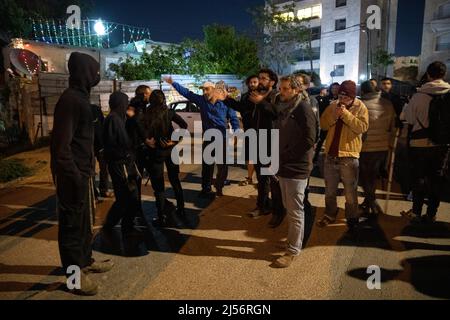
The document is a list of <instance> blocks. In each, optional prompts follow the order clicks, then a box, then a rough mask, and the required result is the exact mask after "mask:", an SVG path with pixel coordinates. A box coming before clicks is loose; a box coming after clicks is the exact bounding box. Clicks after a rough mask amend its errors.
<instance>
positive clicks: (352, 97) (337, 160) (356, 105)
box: [318, 81, 369, 233]
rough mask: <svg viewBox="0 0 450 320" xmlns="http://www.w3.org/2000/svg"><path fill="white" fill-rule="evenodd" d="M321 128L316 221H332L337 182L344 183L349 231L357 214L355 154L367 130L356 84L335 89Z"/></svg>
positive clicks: (347, 83) (353, 228)
mask: <svg viewBox="0 0 450 320" xmlns="http://www.w3.org/2000/svg"><path fill="white" fill-rule="evenodd" d="M320 126H321V128H322V130H325V131H328V134H327V138H326V143H325V154H326V158H325V169H324V176H325V203H326V209H325V215H324V217H323V218H322V219H321V220H320V221H319V222H318V225H319V227H326V226H328V225H329V224H330V223H334V222H335V221H336V217H337V215H338V212H339V209H338V207H337V199H336V197H337V190H338V186H339V182H340V181H342V183H343V184H344V192H345V200H346V204H345V216H346V218H347V226H348V228H349V231H350V232H351V233H353V232H354V231H356V228H357V226H358V222H359V213H358V175H359V157H360V153H361V149H362V140H363V139H362V136H363V134H364V133H366V132H367V131H368V129H369V111H368V110H367V107H366V106H365V105H364V103H363V102H362V101H361V100H359V99H357V98H356V83H354V82H353V81H345V82H343V83H342V85H341V86H340V89H339V99H338V100H337V101H334V102H332V103H331V104H330V106H329V107H328V108H327V109H326V110H325V112H324V113H323V115H322V117H321V119H320Z"/></svg>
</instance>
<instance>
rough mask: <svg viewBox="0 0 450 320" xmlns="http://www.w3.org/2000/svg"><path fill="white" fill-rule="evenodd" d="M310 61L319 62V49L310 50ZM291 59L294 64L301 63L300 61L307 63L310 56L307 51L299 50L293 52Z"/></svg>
mask: <svg viewBox="0 0 450 320" xmlns="http://www.w3.org/2000/svg"><path fill="white" fill-rule="evenodd" d="M311 55H312V59H313V60H319V59H320V47H317V48H312V52H311ZM293 58H294V60H295V61H296V62H302V61H309V60H310V54H309V52H308V50H306V49H304V48H301V49H298V50H295V51H294V54H293Z"/></svg>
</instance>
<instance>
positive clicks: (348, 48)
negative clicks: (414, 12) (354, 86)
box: [276, 0, 398, 84]
mask: <svg viewBox="0 0 450 320" xmlns="http://www.w3.org/2000/svg"><path fill="white" fill-rule="evenodd" d="M276 4H277V5H279V6H285V5H287V4H295V10H296V11H297V12H296V13H295V14H297V16H298V17H299V18H311V20H310V21H308V22H305V23H306V24H307V26H308V27H309V28H312V30H313V35H315V37H314V38H313V42H312V48H313V50H314V58H315V59H314V61H313V68H314V70H315V71H316V72H317V73H318V74H320V78H321V80H322V83H324V84H326V83H328V84H329V83H331V82H342V81H344V80H348V79H350V80H353V81H355V82H359V81H363V80H366V79H369V78H371V77H377V76H383V75H384V74H381V73H382V72H381V71H378V70H377V69H376V68H375V67H374V65H373V60H374V55H375V52H376V51H377V50H378V49H379V48H381V49H383V50H386V51H387V52H389V53H394V52H395V41H396V24H397V23H396V20H397V8H398V0H298V1H283V0H280V1H276ZM372 5H376V6H377V7H378V8H380V22H381V25H380V29H369V27H370V26H371V24H369V25H368V24H367V22H368V21H367V19H368V18H369V17H371V16H373V14H374V12H373V11H369V12H368V8H369V7H370V6H372ZM375 14H376V13H375ZM368 26H369V27H368ZM299 52H300V54H297V52H296V53H295V54H294V60H295V63H294V64H293V65H291V66H290V67H288V68H287V69H286V70H285V73H290V72H293V71H295V70H310V69H311V63H310V60H309V57H306V56H305V55H303V54H301V53H302V50H301V49H299ZM392 74H393V67H392V66H391V67H389V68H388V70H387V75H389V76H392Z"/></svg>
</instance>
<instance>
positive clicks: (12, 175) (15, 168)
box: [0, 159, 33, 183]
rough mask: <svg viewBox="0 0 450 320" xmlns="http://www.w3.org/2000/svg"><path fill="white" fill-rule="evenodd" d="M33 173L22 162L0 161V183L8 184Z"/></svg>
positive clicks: (15, 160) (14, 160) (12, 160)
mask: <svg viewBox="0 0 450 320" xmlns="http://www.w3.org/2000/svg"><path fill="white" fill-rule="evenodd" d="M32 173H33V171H32V170H31V169H30V168H28V167H27V166H25V165H24V164H23V161H22V160H17V159H8V160H0V182H2V183H4V182H9V181H12V180H15V179H18V178H21V177H28V176H30V175H31V174H32Z"/></svg>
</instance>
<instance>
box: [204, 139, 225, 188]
mask: <svg viewBox="0 0 450 320" xmlns="http://www.w3.org/2000/svg"><path fill="white" fill-rule="evenodd" d="M210 144H211V142H209V141H205V142H203V147H202V152H204V151H205V148H206V147H207V146H208V145H210ZM223 155H224V159H223V160H224V161H223V162H222V163H223V164H217V174H216V181H215V183H214V187H215V188H216V190H222V189H223V187H224V185H225V180H227V177H228V165H227V164H226V145H225V141H224V153H223ZM212 156H213V157H214V156H215V153H214V152H213V154H212ZM202 159H203V158H202ZM214 167H215V165H214V164H206V163H205V160H204V159H203V160H202V190H203V191H211V185H212V180H213V176H214Z"/></svg>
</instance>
